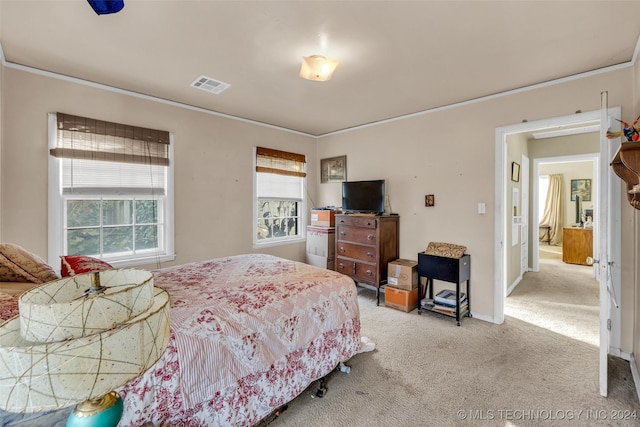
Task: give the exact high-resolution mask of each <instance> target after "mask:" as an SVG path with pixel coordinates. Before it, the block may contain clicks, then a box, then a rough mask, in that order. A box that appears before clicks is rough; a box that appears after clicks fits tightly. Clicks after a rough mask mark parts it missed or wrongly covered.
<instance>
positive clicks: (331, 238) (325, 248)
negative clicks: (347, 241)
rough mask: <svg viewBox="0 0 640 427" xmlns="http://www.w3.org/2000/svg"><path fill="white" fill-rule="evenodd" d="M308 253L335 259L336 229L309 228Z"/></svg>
mask: <svg viewBox="0 0 640 427" xmlns="http://www.w3.org/2000/svg"><path fill="white" fill-rule="evenodd" d="M307 253H308V254H313V255H319V256H323V257H327V258H331V259H333V258H335V254H336V228H335V227H318V226H313V225H308V226H307Z"/></svg>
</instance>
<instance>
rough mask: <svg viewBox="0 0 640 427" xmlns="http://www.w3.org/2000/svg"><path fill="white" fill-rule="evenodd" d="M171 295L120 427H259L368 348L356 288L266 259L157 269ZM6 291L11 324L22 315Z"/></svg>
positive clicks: (0, 298)
mask: <svg viewBox="0 0 640 427" xmlns="http://www.w3.org/2000/svg"><path fill="white" fill-rule="evenodd" d="M153 273H154V284H155V286H158V287H161V288H164V289H165V290H167V291H168V292H169V295H170V297H171V313H170V326H171V337H170V341H169V345H168V347H167V350H166V352H165V353H164V355H163V356H162V357H161V358H160V360H159V361H158V362H157V363H156V364H155V365H154V367H152V368H151V369H149V370H148V371H147V372H145V373H144V374H143V375H142V376H141V377H139V378H137V379H135V380H133V381H132V382H130V383H128V384H126V385H125V386H124V387H122V388H120V389H118V391H119V392H120V394H121V396H122V398H123V400H124V406H125V410H124V414H123V417H122V420H121V422H120V424H119V426H122V427H124V426H142V425H144V424H145V423H146V422H151V423H153V424H154V425H155V426H160V425H163V426H169V425H184V426H210V425H216V426H218V425H219V426H225V425H233V426H252V425H255V424H257V423H258V422H259V421H260V420H262V419H263V418H265V417H266V416H268V415H270V414H271V413H272V412H273V411H274V410H276V409H277V408H279V407H281V406H282V405H284V404H286V403H288V402H289V401H291V400H292V399H294V398H295V397H296V396H298V395H299V394H300V393H301V392H303V391H304V390H305V389H306V388H307V387H308V386H309V385H310V384H311V383H313V382H314V381H315V380H317V379H319V378H321V377H323V376H325V375H327V374H329V373H330V372H331V371H333V370H334V369H335V368H336V366H338V365H339V364H340V363H341V362H344V361H347V360H348V359H349V358H351V357H352V356H353V355H355V354H356V353H357V352H358V351H359V349H360V343H361V340H360V317H359V308H358V300H357V291H356V288H355V284H354V282H353V280H351V279H350V278H349V277H347V276H344V275H342V274H339V273H336V272H334V271H330V270H325V269H321V268H318V267H314V266H310V265H307V264H303V263H299V262H294V261H289V260H285V259H282V258H278V257H274V256H271V255H264V254H251V255H238V256H231V257H225V258H218V259H213V260H208V261H202V262H195V263H189V264H184V265H180V266H176V267H169V268H163V269H158V270H154V271H153ZM16 306H17V302H16V300H15V296H11V295H8V294H5V293H2V292H0V313H1V315H2V318H3V320H5V319H6V318H8V317H11V316H13V315H15V314H16V313H17V308H16Z"/></svg>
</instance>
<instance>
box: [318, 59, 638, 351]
mask: <svg viewBox="0 0 640 427" xmlns="http://www.w3.org/2000/svg"><path fill="white" fill-rule="evenodd" d="M630 79H631V71H630V69H624V70H619V71H615V72H610V73H607V74H601V75H595V76H591V77H588V78H583V79H579V80H574V81H569V82H566V83H562V84H557V85H552V86H548V87H543V88H539V89H536V90H531V91H525V92H520V93H515V94H511V95H508V96H504V97H495V98H490V99H486V100H482V101H480V102H473V103H466V104H463V105H460V106H457V107H456V108H446V109H440V110H436V111H433V112H428V113H425V114H422V115H416V116H413V117H410V118H406V119H404V120H398V121H389V122H386V123H382V124H378V125H375V126H369V127H363V128H360V129H356V130H353V131H350V132H344V133H337V134H334V135H330V136H326V137H323V138H320V139H319V141H318V157H319V158H325V157H333V156H338V155H346V156H347V170H348V177H349V179H350V180H357V179H369V178H384V179H386V180H387V186H388V188H389V194H390V199H391V205H392V208H393V210H394V211H395V212H396V213H398V214H399V215H400V256H401V257H402V258H410V259H416V258H417V253H418V252H419V251H423V250H424V248H425V247H426V245H427V244H428V242H430V241H445V242H451V243H458V244H463V245H465V246H467V248H468V251H467V252H468V253H469V254H470V255H471V283H472V293H473V306H472V311H473V312H474V315H476V317H481V318H482V317H484V318H489V319H491V318H492V316H493V310H494V307H493V301H494V300H493V286H494V278H495V274H494V271H493V269H494V235H495V234H494V215H495V207H496V200H494V194H495V189H494V185H493V181H494V174H495V159H494V157H495V132H496V128H497V127H500V126H506V125H511V124H517V123H521V122H522V121H523V120H528V121H534V120H540V119H544V118H550V117H557V116H564V115H569V114H573V113H574V112H575V111H577V110H582V111H594V110H598V109H599V108H600V92H601V91H602V90H603V89H605V88H606V89H607V90H608V91H609V103H610V105H611V106H614V105H616V106H617V105H619V106H621V107H622V111H623V113H624V114H627V113H628V112H629V111H630V108H631V105H630V104H631V94H630V91H629V86H628V85H629V83H630ZM509 168H510V163H509ZM507 176H510V171H509V173H508V174H507ZM425 194H434V195H435V206H434V207H425V206H424V195H425ZM319 195H320V199H319V200H320V201H319V203H320V204H327V205H331V204H338V203H339V197H340V187H339V185H337V184H322V185H320V187H319ZM480 202H484V203H486V204H487V213H486V214H485V215H480V214H478V213H477V204H478V203H480ZM631 243H632V242H631V241H630V240H629V239H628V238H627V237H626V236H624V237H623V242H622V246H623V248H624V247H628V246H629V245H630V244H631ZM627 348H628V347H627Z"/></svg>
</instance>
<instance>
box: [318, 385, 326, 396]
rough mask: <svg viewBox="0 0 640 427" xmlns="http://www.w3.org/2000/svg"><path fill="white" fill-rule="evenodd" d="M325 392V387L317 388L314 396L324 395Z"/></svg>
mask: <svg viewBox="0 0 640 427" xmlns="http://www.w3.org/2000/svg"><path fill="white" fill-rule="evenodd" d="M326 392H327V389H326V388H324V387H323V388H319V389H318V391H316V397H324V395H325V393H326Z"/></svg>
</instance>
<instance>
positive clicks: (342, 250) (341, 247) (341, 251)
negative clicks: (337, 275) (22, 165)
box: [340, 246, 344, 254]
mask: <svg viewBox="0 0 640 427" xmlns="http://www.w3.org/2000/svg"><path fill="white" fill-rule="evenodd" d="M340 253H342V254H343V253H344V246H340Z"/></svg>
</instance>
